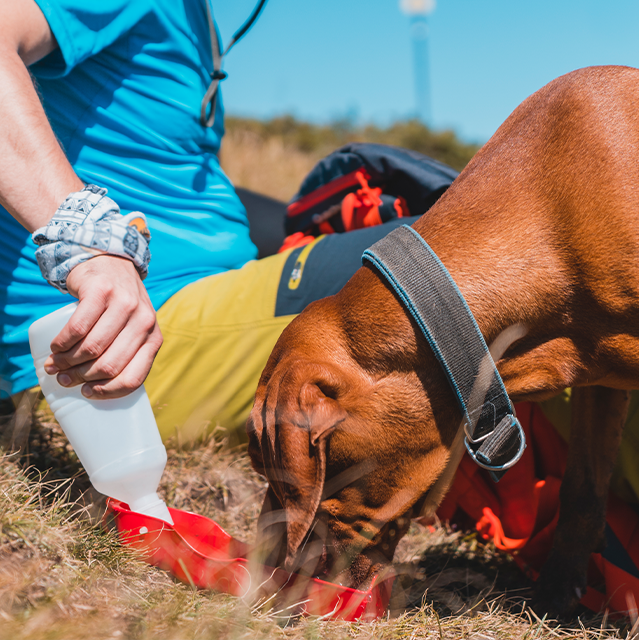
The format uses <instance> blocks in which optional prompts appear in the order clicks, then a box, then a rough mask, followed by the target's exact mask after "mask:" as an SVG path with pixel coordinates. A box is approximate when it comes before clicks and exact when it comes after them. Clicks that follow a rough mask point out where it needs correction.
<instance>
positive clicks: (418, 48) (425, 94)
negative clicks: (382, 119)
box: [399, 0, 435, 127]
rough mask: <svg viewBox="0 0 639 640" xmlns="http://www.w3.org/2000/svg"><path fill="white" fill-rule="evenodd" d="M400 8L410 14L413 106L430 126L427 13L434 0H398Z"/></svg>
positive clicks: (433, 6) (430, 9)
mask: <svg viewBox="0 0 639 640" xmlns="http://www.w3.org/2000/svg"><path fill="white" fill-rule="evenodd" d="M399 7H400V9H401V10H402V11H403V12H404V13H405V14H407V15H408V16H410V35H411V41H412V47H413V74H414V77H415V107H416V112H417V117H418V118H419V119H420V120H421V121H422V122H423V123H424V124H425V125H427V126H428V127H431V126H432V119H431V96H430V64H429V60H428V15H429V14H431V13H432V12H433V11H434V9H435V0H400V1H399Z"/></svg>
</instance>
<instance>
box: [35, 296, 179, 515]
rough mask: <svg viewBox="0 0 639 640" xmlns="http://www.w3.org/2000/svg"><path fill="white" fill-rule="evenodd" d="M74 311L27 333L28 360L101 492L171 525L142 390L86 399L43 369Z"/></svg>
mask: <svg viewBox="0 0 639 640" xmlns="http://www.w3.org/2000/svg"><path fill="white" fill-rule="evenodd" d="M77 306H78V303H77V302H75V303H73V304H69V305H67V306H66V307H62V308H61V309H58V310H57V311H54V312H53V313H50V314H49V315H47V316H44V317H43V318H40V319H39V320H36V321H35V322H34V323H33V324H32V325H31V327H30V328H29V343H30V346H31V355H32V356H33V361H34V363H35V368H36V373H37V376H38V381H39V382H40V387H41V388H42V392H43V393H44V397H45V398H46V400H47V402H48V403H49V406H50V407H51V410H52V411H53V415H54V416H55V418H56V420H57V421H58V422H59V423H60V426H61V427H62V430H63V431H64V433H65V435H66V436H67V438H68V439H69V442H70V443H71V446H72V447H73V448H74V449H75V452H76V454H77V456H78V458H79V459H80V462H81V463H82V465H83V466H84V468H85V469H86V471H87V473H88V474H89V479H90V480H91V484H92V485H93V486H94V487H95V488H96V489H97V490H98V491H99V492H100V493H103V494H105V495H107V496H111V497H112V498H116V499H118V500H121V501H122V502H126V503H127V504H128V505H129V507H130V509H131V510H132V511H137V512H139V513H144V514H146V515H149V516H153V517H155V518H159V519H160V520H164V521H165V522H168V523H170V524H173V520H172V518H171V514H170V513H169V510H168V509H167V506H166V504H165V503H164V501H163V500H161V499H160V497H159V496H158V494H157V488H158V485H159V484H160V479H161V478H162V473H163V472H164V467H165V466H166V449H165V448H164V444H163V443H162V439H161V438H160V433H159V432H158V428H157V424H156V422H155V416H154V415H153V411H152V410H151V403H150V402H149V398H148V396H147V395H146V391H145V389H144V386H141V387H140V388H139V389H137V390H136V391H134V392H133V393H131V394H129V395H127V396H125V397H124V398H116V399H114V400H90V399H88V398H85V397H84V396H83V395H82V392H81V385H78V386H76V387H63V386H61V385H60V384H58V381H57V379H56V376H55V375H48V374H47V373H46V371H45V370H44V363H45V361H46V359H47V358H48V357H49V355H50V354H51V341H52V340H53V338H55V337H56V336H57V335H58V333H60V331H61V330H62V328H63V327H64V326H65V325H66V323H67V322H68V321H69V319H70V318H71V316H72V315H73V313H74V311H75V310H76V308H77Z"/></svg>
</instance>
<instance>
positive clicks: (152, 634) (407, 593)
mask: <svg viewBox="0 0 639 640" xmlns="http://www.w3.org/2000/svg"><path fill="white" fill-rule="evenodd" d="M161 490H162V492H163V494H164V496H165V497H166V499H167V500H168V502H169V504H171V505H172V506H175V507H178V508H182V509H190V510H193V511H196V512H198V513H202V514H204V515H207V516H209V517H212V518H214V519H216V520H217V521H218V522H219V523H220V524H222V526H224V527H225V528H226V530H227V531H229V532H230V533H232V534H233V535H235V536H237V537H239V538H241V539H244V540H247V541H251V540H252V539H253V537H254V535H255V530H254V528H255V522H256V517H257V513H258V510H259V504H260V501H261V497H262V495H263V492H264V490H265V484H264V481H263V479H262V478H260V477H259V476H257V475H256V474H255V473H254V472H253V471H252V470H251V468H250V465H249V463H248V460H247V457H246V454H245V452H243V451H241V450H240V451H228V450H227V449H226V448H225V447H224V441H223V440H222V439H220V434H217V437H216V435H215V434H214V435H213V436H212V437H211V438H210V439H209V440H208V441H207V442H205V443H203V444H202V446H200V447H198V448H196V449H192V450H188V451H187V450H178V449H176V448H169V465H168V467H167V470H166V472H165V475H164V478H163V482H162V486H161ZM103 504H104V503H103V499H102V498H101V497H100V496H99V495H98V494H96V493H94V492H92V491H91V490H90V488H89V485H88V482H87V479H86V476H85V475H84V474H83V472H82V468H81V466H80V465H79V463H78V461H77V459H76V458H75V455H74V454H73V452H72V451H71V450H70V449H69V447H68V445H67V444H66V440H65V438H64V436H63V435H62V434H61V431H60V429H59V427H58V426H57V424H56V423H55V422H54V421H53V420H52V418H51V416H50V414H49V413H48V411H47V410H40V411H39V412H38V414H37V420H36V421H35V424H34V425H33V427H32V429H31V433H30V436H29V439H28V442H27V443H26V444H25V447H24V450H23V452H22V453H21V454H15V453H14V454H13V455H5V456H4V457H2V458H1V459H0V640H5V639H7V640H9V639H11V640H40V639H43V640H44V639H50V640H58V639H60V640H75V639H76V638H77V639H80V638H82V639H84V638H92V639H96V640H97V639H102V638H122V639H128V638H131V639H133V638H135V639H138V638H139V639H146V638H158V639H165V638H166V639H175V640H177V639H191V638H193V639H195V638H198V639H199V638H202V639H204V638H237V639H241V638H265V639H267V638H268V639H269V640H270V639H275V638H286V639H289V640H302V639H309V640H310V639H315V638H335V639H338V638H339V639H342V638H344V639H346V638H349V639H350V638H352V639H359V638H384V639H386V638H388V639H389V640H390V639H394V638H411V639H415V640H416V639H421V638H446V639H448V638H450V639H453V638H469V639H471V638H474V639H476V640H489V639H497V638H500V639H502V638H503V639H506V638H522V639H524V638H525V639H527V640H537V639H540V638H627V637H630V635H631V634H630V631H629V628H628V624H626V623H625V622H622V623H617V625H616V626H615V625H613V624H612V623H611V622H610V621H608V620H606V619H603V618H601V617H599V618H594V617H592V616H590V617H586V618H584V619H582V620H576V621H575V622H574V623H572V624H571V625H569V626H568V627H556V626H553V625H551V624H549V623H548V622H546V621H541V620H539V619H538V618H537V617H536V616H535V615H534V614H533V613H532V612H531V611H530V610H529V609H528V607H527V603H526V597H527V596H529V584H528V583H527V581H526V580H525V579H524V578H523V577H522V576H521V574H520V573H519V572H518V571H517V569H516V568H515V567H514V566H513V564H512V563H511V562H509V560H508V558H506V557H504V556H500V555H496V554H495V553H494V550H493V549H492V548H491V547H489V546H484V545H481V544H479V543H478V542H477V540H476V539H475V537H474V536H473V535H472V534H471V533H465V532H454V531H450V530H449V529H447V528H445V527H443V526H438V527H436V528H434V529H433V530H429V529H426V528H424V527H421V526H419V525H417V524H415V525H414V526H413V528H412V530H411V532H410V534H409V535H408V536H407V537H406V538H405V539H404V540H403V541H402V543H401V547H400V549H399V551H398V554H397V558H396V560H397V568H398V572H399V574H400V576H399V578H398V579H397V580H396V585H395V588H394V592H393V598H392V602H391V611H390V612H389V615H388V616H387V617H386V618H385V619H383V620H379V621H377V622H374V623H366V624H365V623H361V624H359V623H344V622H329V621H322V620H318V619H288V618H286V617H282V616H281V615H278V614H276V613H273V612H270V613H268V612H267V613H264V612H258V611H253V610H252V609H251V606H250V603H246V602H242V601H241V600H239V599H235V598H232V597H229V596H225V595H220V594H215V593H212V592H208V591H193V590H191V589H190V588H189V587H187V586H185V585H183V584H180V583H177V582H175V581H174V580H173V579H172V578H171V577H170V576H169V575H167V574H166V573H164V572H162V571H160V570H158V569H155V568H153V567H149V566H147V565H146V564H144V563H143V562H141V561H140V560H139V559H138V558H137V557H136V556H135V554H134V553H132V552H130V551H129V550H127V549H126V548H124V547H122V546H120V545H119V543H118V541H117V538H116V536H115V534H114V533H113V532H112V531H107V530H105V529H103V528H102V527H101V526H99V522H100V514H101V512H102V509H103Z"/></svg>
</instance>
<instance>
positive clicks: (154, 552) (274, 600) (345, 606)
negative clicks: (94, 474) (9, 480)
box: [106, 498, 393, 621]
mask: <svg viewBox="0 0 639 640" xmlns="http://www.w3.org/2000/svg"><path fill="white" fill-rule="evenodd" d="M107 504H108V511H107V516H106V517H107V518H109V517H110V518H112V519H113V521H114V522H115V525H116V527H117V530H118V532H119V535H120V539H121V541H122V543H123V544H126V545H128V546H130V547H132V548H134V549H137V550H138V551H139V552H140V553H141V554H142V556H143V558H144V559H145V560H146V561H147V562H148V563H149V564H152V565H154V566H156V567H160V568H161V569H164V570H165V571H168V572H169V573H171V574H172V575H174V576H175V577H176V578H177V579H178V580H181V581H182V582H185V583H187V584H190V585H191V586H192V587H199V588H202V589H214V590H216V591H220V592H222V593H229V594H231V595H234V596H238V597H242V598H248V599H250V601H251V602H252V603H255V602H258V603H259V602H260V601H262V602H264V604H265V606H268V607H269V608H271V609H274V610H277V611H279V612H281V615H288V614H290V615H296V614H305V615H316V616H322V617H325V618H332V619H340V620H347V621H355V620H373V619H375V618H378V617H380V616H382V615H384V613H385V612H386V608H387V606H388V602H389V600H390V592H391V588H392V585H393V577H388V578H386V579H383V580H379V581H378V580H377V578H375V579H374V580H373V583H372V585H371V587H370V589H368V590H367V591H362V590H359V589H350V588H347V587H343V586H341V585H337V584H332V583H330V582H325V581H323V580H319V579H318V578H308V577H306V576H301V575H298V574H295V573H288V572H287V571H284V570H283V569H274V568H272V567H265V566H263V565H256V564H255V563H253V562H249V560H248V559H247V558H248V557H249V556H250V547H249V546H248V545H246V544H244V543H242V542H240V541H239V540H235V539H234V538H233V537H231V536H230V535H229V534H228V533H226V531H224V530H223V529H222V528H221V527H220V526H219V525H218V524H217V523H216V522H214V521H213V520H210V519H209V518H205V517H204V516H199V515H197V514H195V513H190V512H188V511H181V510H179V509H171V508H169V511H170V512H171V517H172V518H173V522H174V525H173V526H171V525H169V524H167V523H166V522H164V521H163V520H158V519H157V518H153V517H151V516H147V515H144V514H141V513H135V512H133V511H131V510H130V509H129V507H128V505H127V504H125V503H124V502H120V501H119V500H114V499H113V498H109V500H108V502H107Z"/></svg>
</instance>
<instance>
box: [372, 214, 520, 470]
mask: <svg viewBox="0 0 639 640" xmlns="http://www.w3.org/2000/svg"><path fill="white" fill-rule="evenodd" d="M362 261H368V262H370V264H371V265H372V266H374V267H375V268H376V270H377V271H378V273H379V274H381V275H382V276H384V278H385V279H386V280H387V281H388V282H389V284H390V285H391V287H392V288H393V290H394V292H395V294H396V296H397V297H398V298H399V300H400V302H401V303H402V305H403V306H404V308H405V309H406V310H407V311H408V312H409V313H410V314H411V316H412V317H413V318H414V320H415V321H416V322H417V324H418V326H419V328H420V329H421V332H422V333H423V334H424V336H425V338H426V340H427V341H428V343H429V345H430V347H431V348H432V350H433V352H434V354H435V356H436V357H437V360H439V363H440V364H441V366H442V368H443V370H444V372H445V374H446V377H447V378H448V382H449V383H450V385H451V387H452V389H453V391H454V392H455V397H456V398H457V402H458V404H459V406H460V408H461V410H462V413H463V415H464V431H465V435H466V438H465V443H466V449H467V450H468V453H469V454H470V456H471V457H472V458H473V460H474V461H475V462H476V463H477V464H478V465H479V466H480V467H483V468H484V469H488V470H489V471H490V473H491V476H492V478H493V480H495V482H497V481H498V480H499V478H501V476H502V475H503V474H504V473H505V471H506V470H507V469H509V468H510V467H512V466H513V465H514V464H515V463H516V462H517V460H519V458H521V455H522V453H523V452H524V448H525V446H526V441H525V436H524V432H523V430H522V428H521V425H520V424H519V421H518V420H517V418H516V417H515V414H514V410H513V408H512V405H511V403H510V399H509V398H508V394H507V393H506V389H505V387H504V383H503V381H502V379H501V376H500V375H499V372H498V371H497V367H496V366H495V363H494V362H493V359H492V357H491V355H490V352H489V351H488V347H487V346H486V342H485V341H484V338H483V336H482V334H481V331H480V330H479V327H478V326H477V323H476V322H475V318H474V317H473V314H472V313H471V311H470V309H469V308H468V305H467V304H466V301H465V300H464V298H463V296H462V294H461V292H460V291H459V289H458V288H457V285H456V284H455V282H454V280H453V279H452V277H451V276H450V274H449V273H448V271H447V269H446V267H444V265H443V264H442V263H441V261H440V260H439V258H438V257H437V256H436V255H435V253H434V252H433V250H432V249H431V248H430V247H429V246H428V244H426V242H425V241H424V239H423V238H422V237H421V236H420V235H419V234H418V233H417V232H416V231H414V230H413V229H412V228H411V227H408V226H406V225H404V226H401V227H398V228H397V229H395V230H394V231H392V232H391V233H389V234H388V235H387V236H386V237H385V238H383V239H382V240H380V241H379V242H377V243H375V244H374V245H373V246H372V247H371V248H370V249H367V250H366V251H365V252H364V255H363V256H362Z"/></svg>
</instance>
